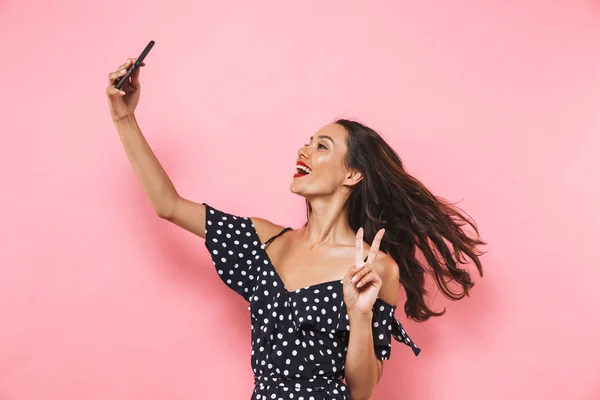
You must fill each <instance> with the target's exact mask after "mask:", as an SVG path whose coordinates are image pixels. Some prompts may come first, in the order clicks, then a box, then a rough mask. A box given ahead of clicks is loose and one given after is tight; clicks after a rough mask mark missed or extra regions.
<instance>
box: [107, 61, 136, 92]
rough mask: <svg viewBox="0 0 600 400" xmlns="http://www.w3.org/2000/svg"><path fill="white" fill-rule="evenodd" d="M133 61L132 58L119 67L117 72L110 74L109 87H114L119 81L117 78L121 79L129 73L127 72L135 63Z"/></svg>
mask: <svg viewBox="0 0 600 400" xmlns="http://www.w3.org/2000/svg"><path fill="white" fill-rule="evenodd" d="M131 60H132V59H131V58H130V59H128V60H127V61H125V62H124V63H123V64H121V65H119V67H118V68H117V69H116V70H115V71H113V72H111V73H110V74H108V84H109V86H113V85H114V83H115V80H117V78H120V77H121V76H123V75H125V74H126V73H127V70H128V69H129V67H130V66H131V65H132V64H133V61H131Z"/></svg>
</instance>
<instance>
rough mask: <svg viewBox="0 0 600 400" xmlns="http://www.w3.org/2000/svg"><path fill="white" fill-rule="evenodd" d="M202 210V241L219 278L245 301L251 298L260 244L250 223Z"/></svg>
mask: <svg viewBox="0 0 600 400" xmlns="http://www.w3.org/2000/svg"><path fill="white" fill-rule="evenodd" d="M202 204H204V206H205V207H206V226H205V233H206V241H205V242H204V245H205V246H206V248H207V249H208V251H209V252H210V256H211V258H212V261H213V264H214V265H215V268H216V270H217V273H218V274H219V278H220V279H221V280H222V281H223V282H224V283H225V285H227V286H228V287H229V288H230V289H232V290H234V291H235V292H237V293H238V294H239V295H241V296H242V297H243V298H244V299H246V301H250V300H249V299H250V298H251V296H252V288H253V286H254V280H255V278H256V276H257V273H256V272H255V271H256V266H255V265H254V264H256V263H258V262H259V261H258V260H257V259H258V258H259V256H257V255H256V254H257V252H258V251H259V250H260V243H259V239H258V236H257V234H256V231H255V228H254V225H253V224H252V220H251V219H250V218H248V217H239V216H236V215H232V214H228V213H226V212H223V211H220V210H218V209H216V208H213V207H211V206H209V205H208V204H206V203H202Z"/></svg>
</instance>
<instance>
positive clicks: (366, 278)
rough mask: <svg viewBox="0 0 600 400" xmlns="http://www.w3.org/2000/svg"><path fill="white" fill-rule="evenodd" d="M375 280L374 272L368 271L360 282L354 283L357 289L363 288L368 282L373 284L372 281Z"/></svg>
mask: <svg viewBox="0 0 600 400" xmlns="http://www.w3.org/2000/svg"><path fill="white" fill-rule="evenodd" d="M376 279H377V275H376V274H375V271H373V270H370V271H369V272H368V273H367V274H366V275H365V276H363V277H362V279H361V280H359V281H358V282H357V283H356V287H357V288H359V287H363V286H365V285H366V284H367V283H369V282H373V281H375V280H376Z"/></svg>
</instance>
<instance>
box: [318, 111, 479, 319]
mask: <svg viewBox="0 0 600 400" xmlns="http://www.w3.org/2000/svg"><path fill="white" fill-rule="evenodd" d="M335 122H336V123H337V124H339V125H341V126H343V127H344V128H345V129H346V131H347V133H348V140H347V146H348V153H347V155H346V159H345V160H344V162H345V164H346V166H347V167H348V168H350V169H356V170H358V171H360V172H361V173H362V175H363V179H362V180H361V181H360V182H359V183H358V184H357V185H355V186H354V188H353V189H352V193H351V194H350V197H349V199H348V221H349V223H350V226H351V227H352V229H353V230H354V231H355V232H356V231H358V229H359V228H360V227H363V229H364V240H365V241H366V242H367V243H369V244H371V243H372V242H373V238H374V237H375V234H376V233H377V231H379V229H381V228H385V235H383V239H382V241H381V245H380V250H381V251H383V252H385V253H386V254H388V255H390V256H391V257H392V258H393V259H394V260H395V261H396V263H397V264H398V267H399V269H400V283H401V284H402V287H404V290H405V291H406V303H405V304H404V311H405V312H406V316H407V317H408V318H411V319H414V320H416V321H426V320H428V319H429V318H430V317H432V316H440V315H443V314H444V313H445V311H446V310H445V309H443V310H442V311H439V312H436V311H433V310H432V309H431V308H429V306H428V305H427V304H426V303H425V295H426V293H427V292H426V290H425V273H426V272H429V273H430V274H431V275H432V276H433V278H434V280H435V282H436V285H437V287H438V288H439V289H440V291H441V292H442V293H443V295H444V296H446V297H447V298H448V299H451V300H460V299H462V298H463V297H465V296H468V295H469V290H470V289H471V288H472V287H473V285H474V283H473V281H472V280H471V275H470V274H469V272H467V271H466V270H465V269H463V268H461V266H460V264H467V262H468V261H467V260H466V258H465V256H466V257H467V258H469V259H471V260H472V261H473V262H474V263H475V265H476V266H477V270H478V271H479V275H480V276H483V269H482V266H481V261H480V260H479V256H481V255H482V254H484V252H482V251H480V250H478V249H477V246H478V245H485V244H487V243H486V242H484V241H482V240H481V239H480V238H479V231H478V229H477V226H476V224H475V222H474V221H472V219H471V218H470V217H469V216H468V215H467V214H466V212H464V211H463V210H461V209H460V208H458V207H457V206H455V205H453V204H451V203H449V202H448V201H447V200H445V199H443V198H441V197H437V196H435V195H433V194H432V193H431V192H430V191H429V190H428V189H427V188H426V187H425V186H424V185H423V184H422V183H421V182H419V181H418V180H417V179H416V178H415V177H413V176H411V175H410V174H409V173H408V172H406V170H405V169H404V166H403V163H402V160H401V159H400V157H398V154H396V152H395V151H394V150H393V149H392V148H391V147H390V146H389V145H388V144H387V143H386V142H385V141H384V140H383V138H382V137H381V136H380V135H379V134H378V133H377V132H375V131H374V130H373V129H371V128H369V127H367V126H365V125H363V124H361V123H359V122H356V121H351V120H347V119H340V120H337V121H335ZM306 206H307V216H308V217H310V213H311V212H312V208H311V206H310V203H309V202H308V200H307V202H306ZM465 225H469V226H471V228H473V230H474V232H475V234H476V235H477V236H476V237H475V238H471V237H469V236H468V235H467V234H466V233H465V232H464V231H463V230H462V227H463V226H465ZM447 243H449V244H450V245H451V246H452V247H449V246H448V244H447ZM417 248H418V249H419V250H421V252H422V253H423V255H424V256H425V260H426V261H427V265H423V264H422V263H421V262H420V261H419V260H418V259H417V257H416V255H417V253H416V251H417ZM450 285H452V286H455V287H456V289H455V290H452V289H451V288H450Z"/></svg>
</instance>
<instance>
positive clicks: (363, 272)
mask: <svg viewBox="0 0 600 400" xmlns="http://www.w3.org/2000/svg"><path fill="white" fill-rule="evenodd" d="M372 270H373V266H372V265H371V264H368V263H367V264H365V267H364V268H361V269H358V268H357V271H356V273H355V274H354V275H353V276H352V279H351V280H350V282H353V283H354V282H358V281H360V280H361V279H362V278H364V277H365V276H366V275H367V274H368V273H369V272H371V271H372Z"/></svg>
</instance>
